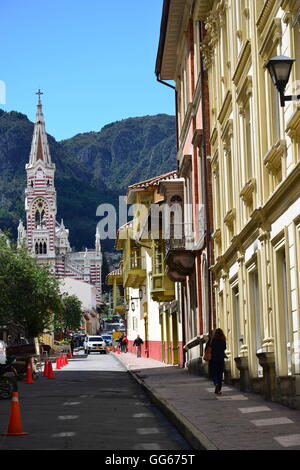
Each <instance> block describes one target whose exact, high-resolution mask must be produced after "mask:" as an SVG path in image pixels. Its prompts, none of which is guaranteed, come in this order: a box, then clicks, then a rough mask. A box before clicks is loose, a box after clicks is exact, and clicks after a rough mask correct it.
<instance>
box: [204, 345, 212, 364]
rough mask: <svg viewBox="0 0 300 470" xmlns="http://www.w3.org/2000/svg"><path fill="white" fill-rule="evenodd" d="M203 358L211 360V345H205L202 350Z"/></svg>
mask: <svg viewBox="0 0 300 470" xmlns="http://www.w3.org/2000/svg"><path fill="white" fill-rule="evenodd" d="M203 359H204V360H205V361H210V360H211V346H207V347H206V349H205V352H204V356H203Z"/></svg>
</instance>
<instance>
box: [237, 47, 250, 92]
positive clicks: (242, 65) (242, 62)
mask: <svg viewBox="0 0 300 470" xmlns="http://www.w3.org/2000/svg"><path fill="white" fill-rule="evenodd" d="M250 57H251V42H250V40H249V39H247V41H245V44H244V45H243V48H242V50H241V52H240V55H239V58H238V63H237V66H236V69H235V72H234V74H233V77H232V80H233V82H234V84H235V86H238V84H239V82H240V80H241V77H242V76H243V74H244V73H245V71H246V73H247V72H248V69H249V68H250V62H249V60H250ZM247 63H249V67H246V65H247Z"/></svg>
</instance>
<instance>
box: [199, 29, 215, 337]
mask: <svg viewBox="0 0 300 470" xmlns="http://www.w3.org/2000/svg"><path fill="white" fill-rule="evenodd" d="M203 39H204V30H203V25H202V27H201V30H200V40H201V42H202V41H203ZM200 60H201V66H200V67H201V71H200V74H201V81H202V122H203V142H202V157H203V170H204V178H205V206H206V247H207V279H208V286H207V287H208V298H209V302H208V311H209V332H211V331H212V330H213V328H214V318H213V313H214V308H213V287H212V272H211V270H210V266H211V262H212V253H211V248H212V245H211V223H210V215H211V214H210V213H209V202H211V201H210V194H209V190H208V181H207V179H208V168H207V165H208V161H207V141H206V136H207V131H208V130H209V129H208V127H209V122H207V119H206V115H205V109H204V103H203V98H204V101H205V100H207V99H209V97H208V94H207V83H206V80H207V77H206V76H205V71H204V63H203V57H202V54H201V57H200ZM204 84H205V86H204ZM210 207H212V206H211V205H210Z"/></svg>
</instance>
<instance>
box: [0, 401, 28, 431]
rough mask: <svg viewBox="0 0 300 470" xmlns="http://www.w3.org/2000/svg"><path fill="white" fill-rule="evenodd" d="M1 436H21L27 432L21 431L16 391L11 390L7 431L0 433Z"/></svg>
mask: <svg viewBox="0 0 300 470" xmlns="http://www.w3.org/2000/svg"><path fill="white" fill-rule="evenodd" d="M1 434H2V436H23V435H25V434H28V432H23V429H22V421H21V412H20V404H19V394H18V392H13V394H12V399H11V408H10V416H9V423H8V428H7V432H5V433H1Z"/></svg>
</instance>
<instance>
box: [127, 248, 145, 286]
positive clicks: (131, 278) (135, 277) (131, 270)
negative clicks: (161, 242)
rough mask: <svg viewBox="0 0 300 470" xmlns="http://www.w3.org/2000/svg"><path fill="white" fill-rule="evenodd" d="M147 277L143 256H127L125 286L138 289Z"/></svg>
mask: <svg viewBox="0 0 300 470" xmlns="http://www.w3.org/2000/svg"><path fill="white" fill-rule="evenodd" d="M145 279H146V269H145V268H144V267H143V258H142V257H141V256H139V255H132V256H130V257H129V258H127V259H126V261H125V266H124V287H132V288H134V289H136V288H138V287H139V286H141V285H142V284H144V282H145Z"/></svg>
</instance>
